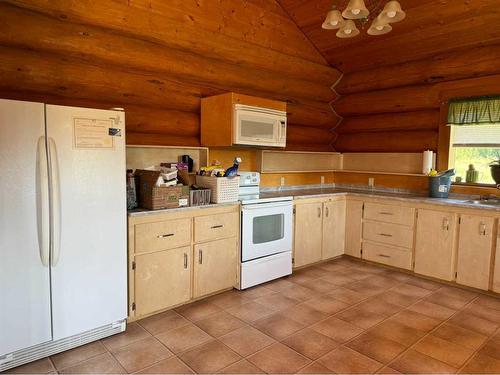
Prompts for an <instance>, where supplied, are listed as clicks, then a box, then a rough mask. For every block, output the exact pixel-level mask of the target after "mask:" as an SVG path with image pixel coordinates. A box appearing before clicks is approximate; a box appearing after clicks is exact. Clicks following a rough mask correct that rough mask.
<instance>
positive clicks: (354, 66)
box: [278, 0, 500, 72]
mask: <svg viewBox="0 0 500 375" xmlns="http://www.w3.org/2000/svg"><path fill="white" fill-rule="evenodd" d="M278 1H279V2H280V4H281V5H282V7H283V8H284V9H285V11H286V12H287V13H288V14H289V15H290V17H292V18H293V19H294V21H295V22H296V24H297V25H298V26H299V28H300V29H301V30H302V31H303V32H304V34H305V35H306V36H307V37H308V38H309V40H310V41H311V42H312V43H313V44H314V45H315V46H316V48H317V49H318V50H319V52H320V53H321V54H322V55H323V56H324V57H325V58H326V60H327V61H328V62H329V63H330V65H332V66H333V67H335V68H337V69H339V70H341V71H343V72H353V71H359V70H364V69H371V68H373V67H379V66H381V65H392V64H401V63H404V62H407V61H413V60H421V59H426V58H428V57H430V56H434V55H436V54H442V53H447V52H452V51H457V50H463V49H469V48H472V47H478V46H485V45H490V44H494V43H498V42H500V1H499V0H400V3H401V5H402V7H403V9H404V10H405V11H406V14H407V17H406V19H405V20H403V21H402V22H400V23H397V24H394V25H393V31H392V32H391V33H389V34H386V35H382V36H369V35H367V34H366V32H364V31H362V33H361V34H360V35H359V36H357V37H355V38H352V39H339V38H337V37H336V36H335V32H336V31H335V30H323V29H322V28H321V24H322V22H323V20H324V17H325V15H326V13H327V11H328V10H329V9H330V7H331V5H332V4H333V3H336V4H337V5H339V6H340V7H341V8H342V9H343V8H344V7H345V4H346V3H347V0H278Z"/></svg>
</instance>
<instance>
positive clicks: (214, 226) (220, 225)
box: [211, 224, 224, 229]
mask: <svg viewBox="0 0 500 375" xmlns="http://www.w3.org/2000/svg"><path fill="white" fill-rule="evenodd" d="M223 226H224V225H222V224H219V225H213V226H211V228H212V229H217V228H222V227H223Z"/></svg>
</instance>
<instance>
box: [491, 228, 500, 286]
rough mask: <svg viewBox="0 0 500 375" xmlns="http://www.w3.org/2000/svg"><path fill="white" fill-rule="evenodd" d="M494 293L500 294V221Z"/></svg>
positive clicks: (494, 269)
mask: <svg viewBox="0 0 500 375" xmlns="http://www.w3.org/2000/svg"><path fill="white" fill-rule="evenodd" d="M492 289H493V291H494V292H497V293H500V221H499V222H498V225H497V249H496V255H495V265H494V267H493V286H492Z"/></svg>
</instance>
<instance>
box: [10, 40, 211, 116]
mask: <svg viewBox="0 0 500 375" xmlns="http://www.w3.org/2000/svg"><path fill="white" fill-rule="evenodd" d="M0 89H2V90H6V91H7V90H15V91H28V92H39V93H47V94H53V95H58V96H65V97H74V98H80V99H90V100H95V101H98V100H103V101H106V102H108V103H116V106H123V103H128V104H134V105H145V106H153V107H160V108H171V109H176V110H183V111H187V112H199V108H200V98H201V96H202V95H212V94H216V93H219V92H208V91H207V92H202V91H201V90H200V89H199V88H195V87H191V86H186V85H181V84H179V83H177V82H173V81H167V80H164V79H163V78H162V77H158V76H154V75H145V74H135V73H123V72H120V71H115V70H110V69H107V68H106V67H98V66H93V65H88V64H82V63H79V62H77V61H73V60H69V59H66V58H64V57H62V58H59V57H53V56H47V55H45V54H40V53H37V52H31V51H22V50H18V49H12V48H6V47H0Z"/></svg>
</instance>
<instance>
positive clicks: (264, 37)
mask: <svg viewBox="0 0 500 375" xmlns="http://www.w3.org/2000/svg"><path fill="white" fill-rule="evenodd" d="M128 5H129V6H130V7H135V8H141V9H144V10H147V11H150V12H153V13H156V14H158V15H160V16H162V17H169V18H175V19H176V20H178V21H180V22H189V23H192V24H193V25H195V26H196V27H199V28H201V29H205V30H209V31H215V32H218V33H222V34H224V35H227V36H229V37H233V38H235V39H239V40H244V41H247V42H250V43H254V44H258V45H260V46H263V47H265V48H270V49H273V50H276V51H278V52H282V53H285V54H288V55H292V56H298V57H302V58H304V59H306V60H310V61H314V62H317V63H320V64H323V65H324V64H326V61H325V59H324V57H323V56H321V54H320V53H319V52H318V50H317V49H316V48H315V47H314V45H313V44H312V43H311V42H310V41H309V40H308V39H307V37H306V36H305V35H304V33H302V31H301V30H300V29H299V28H298V27H297V25H296V24H295V23H294V21H293V20H292V19H290V17H289V16H288V14H286V13H285V12H284V10H283V8H281V6H280V5H279V4H278V3H277V2H275V1H269V0H258V1H256V0H252V1H186V0H168V1H165V0H147V1H136V0H134V1H129V2H128ZM284 39H286V43H283V40H284Z"/></svg>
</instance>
